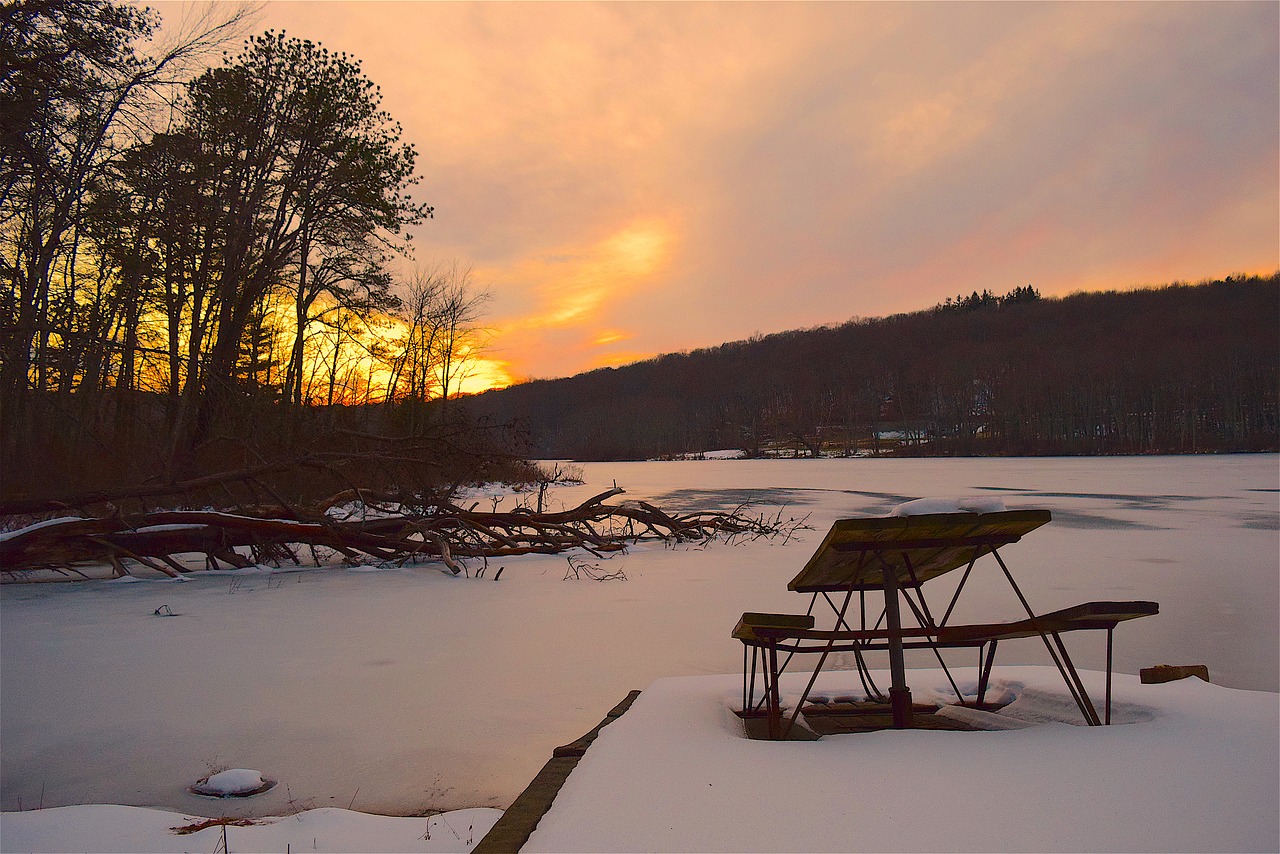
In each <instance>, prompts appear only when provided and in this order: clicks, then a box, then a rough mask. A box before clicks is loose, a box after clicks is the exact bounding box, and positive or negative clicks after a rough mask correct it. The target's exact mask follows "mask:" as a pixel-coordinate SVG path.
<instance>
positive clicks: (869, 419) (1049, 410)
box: [469, 273, 1280, 460]
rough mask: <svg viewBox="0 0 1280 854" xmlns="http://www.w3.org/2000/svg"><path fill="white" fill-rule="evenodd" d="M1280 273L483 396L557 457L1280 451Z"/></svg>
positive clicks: (1078, 297) (978, 309)
mask: <svg viewBox="0 0 1280 854" xmlns="http://www.w3.org/2000/svg"><path fill="white" fill-rule="evenodd" d="M1278 297H1280V273H1278V274H1275V275H1272V276H1268V277H1258V276H1233V277H1228V278H1226V279H1225V280H1220V281H1212V282H1203V283H1201V284H1198V285H1194V286H1193V285H1185V284H1175V285H1170V286H1168V287H1162V288H1155V289H1146V290H1135V291H1126V292H1105V293H1081V294H1075V295H1072V296H1068V297H1065V298H1062V299H1048V298H1046V299H1042V298H1040V295H1039V293H1038V292H1036V291H1035V289H1034V288H1031V287H1029V286H1028V287H1024V288H1018V289H1015V290H1014V291H1012V292H1010V293H1009V294H1008V295H1006V296H1004V297H998V296H995V295H994V294H991V293H989V292H984V293H983V294H976V293H975V294H973V295H972V296H970V297H964V296H961V297H959V298H957V299H954V300H947V301H946V302H945V303H942V304H940V305H938V306H935V307H934V308H932V309H929V310H926V311H920V312H915V313H911V314H899V315H894V316H892V317H886V318H877V319H869V320H863V319H859V320H853V321H850V322H848V323H845V324H842V325H840V326H832V327H823V328H818V329H808V330H798V331H792V332H782V333H778V334H776V335H769V336H766V337H763V338H754V339H752V340H749V341H736V342H732V343H728V344H723V345H721V346H718V347H712V348H708V349H704V350H696V351H693V352H689V353H676V354H671V355H665V356H660V357H657V358H654V359H650V360H648V361H645V362H640V363H638V364H634V365H629V366H627V367H623V368H602V369H600V370H596V371H592V372H590V373H586V374H581V375H578V376H575V377H570V378H568V379H560V380H539V381H534V382H530V383H525V384H522V385H517V386H513V387H511V388H507V389H503V390H501V391H491V392H487V393H485V394H483V395H480V396H478V397H475V398H473V399H471V401H470V403H469V406H470V408H471V409H472V412H473V414H475V415H477V416H482V417H488V418H492V419H497V420H507V419H508V418H512V417H516V418H521V419H524V420H525V421H526V423H527V425H528V428H529V431H530V433H531V436H532V441H533V445H534V450H535V453H537V454H538V455H540V456H543V457H548V458H572V459H582V460H596V459H643V458H653V457H659V456H664V455H677V454H694V455H696V454H698V453H699V452H702V451H708V450H713V449H724V448H741V449H742V450H743V451H744V452H746V454H747V455H750V456H756V455H779V454H783V455H805V456H816V455H819V454H826V455H830V454H853V453H857V452H859V451H861V452H863V453H866V452H868V451H869V452H872V453H893V454H911V455H1048V454H1141V453H1199V452H1226V451H1267V450H1271V451H1274V450H1276V449H1277V448H1278V447H1280V441H1278V438H1277V437H1278V430H1277V384H1278V382H1280V370H1278V363H1280V346H1278V345H1280V298H1278Z"/></svg>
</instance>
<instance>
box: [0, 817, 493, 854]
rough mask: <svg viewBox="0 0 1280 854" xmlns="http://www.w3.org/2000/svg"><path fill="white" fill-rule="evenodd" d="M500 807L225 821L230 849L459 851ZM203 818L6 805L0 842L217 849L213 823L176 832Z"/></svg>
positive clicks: (49, 847)
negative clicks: (415, 814)
mask: <svg viewBox="0 0 1280 854" xmlns="http://www.w3.org/2000/svg"><path fill="white" fill-rule="evenodd" d="M501 815H502V812H501V810H495V809H468V810H458V811H455V812H449V813H443V814H440V815H433V816H430V817H411V818H400V817H395V816H383V815H369V814H367V813H362V812H353V811H351V810H345V809H337V808H334V807H326V808H323V809H313V810H304V811H302V812H299V813H296V814H293V815H287V816H280V817H276V818H273V819H266V820H263V823H261V824H254V825H252V826H249V827H238V826H235V825H231V826H228V827H227V828H226V833H227V849H229V850H231V851H290V850H291V851H318V852H326V851H379V852H388V854H391V852H401V851H405V852H410V851H412V852H466V851H470V850H471V849H472V848H473V847H475V843H477V842H479V841H480V840H481V839H483V838H484V835H485V834H486V833H488V832H489V828H491V827H493V824H494V822H496V821H497V820H498V818H499V817H501ZM204 820H205V819H204V818H203V817H202V816H198V815H191V814H183V813H174V812H166V811H164V810H157V809H144V808H141V807H128V806H114V805H86V806H69V807H54V808H52V809H39V810H27V811H25V812H7V813H4V814H3V823H0V850H4V851H98V852H103V854H107V852H137V854H150V852H158V854H163V852H173V851H191V852H204V851H215V850H222V832H223V828H222V826H221V825H215V826H213V827H207V828H205V829H204V830H199V831H196V832H194V833H189V834H182V835H179V834H176V833H174V831H173V828H175V827H186V826H189V825H192V824H195V823H197V822H202V821H204Z"/></svg>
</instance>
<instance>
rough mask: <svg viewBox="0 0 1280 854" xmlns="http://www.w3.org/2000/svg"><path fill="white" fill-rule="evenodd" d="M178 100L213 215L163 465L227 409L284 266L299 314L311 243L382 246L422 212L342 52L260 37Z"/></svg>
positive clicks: (407, 163)
mask: <svg viewBox="0 0 1280 854" xmlns="http://www.w3.org/2000/svg"><path fill="white" fill-rule="evenodd" d="M187 97H188V102H189V103H188V112H189V119H188V128H187V132H188V133H190V134H191V135H192V136H193V137H194V138H195V139H197V140H198V141H199V144H200V148H201V154H202V155H203V157H204V158H205V160H206V162H207V163H209V164H210V166H211V168H212V171H213V173H214V175H215V180H214V186H213V193H214V197H215V198H216V199H217V200H218V210H219V214H220V215H219V218H218V220H217V222H216V223H215V226H214V228H212V229H211V230H210V232H209V234H208V235H207V238H206V239H208V240H210V241H212V242H213V246H214V254H215V255H216V258H217V262H216V268H217V278H216V281H215V283H214V287H213V291H212V295H211V305H210V311H211V312H212V327H211V329H212V332H211V335H212V343H211V346H210V348H209V353H208V358H207V359H206V361H205V364H206V368H205V371H204V373H203V375H202V376H193V375H188V377H187V381H186V385H185V387H184V393H183V401H182V405H181V407H180V409H179V417H178V423H177V425H176V428H175V432H174V437H173V443H172V445H171V447H170V460H171V470H172V471H182V470H184V469H186V468H187V467H188V466H190V465H191V463H192V455H193V453H194V451H195V449H196V448H197V447H198V446H199V445H200V444H201V443H202V442H203V441H204V440H205V439H207V438H208V437H209V436H210V435H211V432H212V428H213V424H214V420H215V418H216V417H217V415H218V414H219V412H220V411H222V410H224V409H226V408H228V407H230V406H232V405H233V403H234V401H235V396H236V391H237V383H236V376H235V367H236V360H237V356H238V354H239V352H240V343H241V339H242V337H243V335H244V333H245V330H246V326H247V324H248V323H249V320H250V315H251V313H252V311H253V308H254V306H255V305H257V304H258V303H259V302H260V300H261V299H262V297H263V295H264V294H266V293H267V292H268V291H269V290H270V289H272V288H275V287H279V286H280V285H281V283H282V281H284V279H285V278H286V274H287V271H288V270H289V269H290V267H291V266H292V267H293V268H294V269H295V270H296V272H297V275H298V288H299V294H300V300H301V301H302V302H303V303H304V308H305V304H306V303H307V295H308V294H309V293H310V291H309V290H308V289H309V287H310V285H309V284H308V283H307V281H306V277H307V274H308V272H310V271H311V269H312V268H311V264H312V254H313V253H314V252H316V251H317V250H318V248H319V247H322V246H337V245H344V244H346V245H350V242H352V241H357V240H359V239H361V238H364V239H381V240H383V241H388V242H389V241H390V240H392V239H393V238H394V237H396V236H397V235H400V234H401V232H402V229H403V228H404V227H405V226H407V225H411V224H414V223H417V222H420V221H421V220H422V219H423V218H426V217H430V216H431V215H432V209H431V208H430V207H429V206H427V205H423V204H419V203H415V202H413V201H412V200H411V199H410V198H409V196H408V190H409V188H410V187H411V186H412V185H413V184H415V183H416V179H415V178H414V177H413V167H414V161H415V158H416V153H415V151H414V149H413V146H411V145H408V144H402V143H401V142H400V134H401V129H400V126H399V125H397V124H395V123H394V122H393V121H392V119H391V117H390V115H389V114H387V113H386V112H385V111H383V110H382V109H381V107H380V103H381V95H380V93H379V92H378V90H377V87H375V86H374V84H373V83H371V82H370V81H369V80H368V79H367V78H366V77H365V76H364V75H363V73H362V72H361V70H360V63H359V62H358V61H357V60H354V59H352V58H350V57H348V56H347V55H346V54H335V53H330V52H329V51H328V50H327V49H325V48H323V47H321V46H319V45H317V44H314V43H312V42H310V41H303V40H300V39H293V38H287V37H286V36H285V34H284V33H273V32H267V33H266V34H264V35H261V36H256V37H253V38H250V39H248V40H247V41H246V43H245V47H244V50H243V51H242V52H241V53H240V54H239V55H238V56H236V57H234V58H229V59H228V60H227V61H226V62H225V64H224V65H223V66H222V67H221V68H216V69H210V70H209V71H207V72H205V73H204V74H203V75H201V76H200V77H199V78H198V79H196V80H195V81H193V82H192V83H191V85H190V87H189V89H188V95H187ZM295 373H298V372H297V371H296V370H295ZM293 384H294V388H295V389H296V386H297V377H294V378H293Z"/></svg>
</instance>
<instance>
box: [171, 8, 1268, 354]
mask: <svg viewBox="0 0 1280 854" xmlns="http://www.w3.org/2000/svg"><path fill="white" fill-rule="evenodd" d="M158 5H159V7H160V9H161V11H162V12H163V13H165V14H166V16H168V8H170V7H171V6H172V4H168V3H163V2H162V3H160V4H158ZM263 23H264V25H271V26H276V27H283V28H285V29H287V30H288V31H289V32H290V33H292V34H295V35H299V36H306V37H310V38H314V39H318V40H320V41H322V42H324V43H325V44H326V46H329V47H331V48H336V49H340V50H346V51H348V52H350V53H353V54H355V55H356V56H358V57H360V58H362V59H363V60H364V66H365V69H366V72H367V73H368V74H369V76H370V77H371V78H372V79H373V80H374V81H375V82H377V83H379V84H380V85H381V86H382V91H383V94H384V95H385V103H384V106H385V107H386V108H387V109H388V110H389V111H390V112H391V113H392V114H393V115H394V116H395V117H396V119H397V120H399V121H400V122H401V123H402V124H403V126H404V128H405V134H406V137H407V138H408V139H410V140H411V141H413V142H414V143H415V145H416V146H417V147H418V149H419V151H420V160H419V166H420V172H421V174H422V175H423V184H422V188H421V195H422V196H423V198H424V199H426V200H427V201H429V202H430V203H431V204H434V205H435V206H436V219H434V220H432V221H431V222H430V223H429V224H427V225H426V226H425V227H423V228H420V229H418V230H417V232H418V239H417V240H416V243H417V244H418V248H417V252H418V254H419V255H420V256H422V257H426V258H457V259H459V260H460V261H461V262H463V263H465V264H470V265H474V267H475V269H476V274H477V278H478V280H480V281H481V282H482V283H487V284H489V285H490V287H491V288H492V290H493V294H494V299H493V302H492V318H491V319H492V325H493V326H494V327H495V337H494V346H495V348H496V355H495V359H497V360H505V362H506V363H507V364H506V365H505V367H504V370H509V371H510V372H512V373H514V374H516V375H537V376H554V375H560V374H565V373H571V372H575V371H579V370H583V369H586V368H590V367H595V366H598V365H604V364H611V363H614V362H615V361H616V360H617V359H619V358H631V357H634V356H637V355H641V356H643V355H649V354H653V353H658V352H663V351H669V350H679V349H686V348H692V347H698V346H705V345H711V344H715V343H718V342H720V341H724V340H730V339H734V338H743V337H746V336H748V335H750V334H751V333H753V332H755V331H765V332H768V331H774V330H779V329H785V328H794V327H802V326H811V325H815V324H820V323H828V322H838V321H841V320H843V319H846V318H848V317H850V316H853V315H863V316H870V315H877V314H884V313H889V312H894V311H906V310H911V309H915V308H920V307H924V306H928V305H931V304H933V303H935V302H938V301H939V300H941V299H942V298H944V297H945V296H948V295H954V294H956V293H960V292H966V293H967V292H969V291H971V290H981V289H983V288H991V289H992V290H1001V289H1007V288H1011V287H1013V286H1015V285H1020V284H1026V283H1028V282H1030V283H1033V284H1035V285H1036V286H1037V287H1039V288H1041V290H1042V291H1045V292H1047V293H1062V292H1066V291H1070V290H1074V289H1077V288H1080V287H1086V286H1088V287H1099V286H1105V287H1122V286H1125V285H1127V284H1130V283H1139V282H1158V281H1161V280H1167V279H1173V278H1180V279H1189V280H1195V279H1197V278H1200V277H1205V276H1211V275H1222V274H1225V273H1228V272H1233V271H1238V270H1246V271H1262V270H1271V269H1275V268H1276V267H1277V266H1280V238H1278V237H1277V235H1278V234H1280V189H1278V188H1280V173H1278V167H1277V163H1280V144H1278V142H1277V140H1278V139H1280V72H1278V71H1277V68H1280V50H1278V48H1277V42H1278V41H1280V40H1278V39H1277V34H1278V33H1280V6H1277V5H1276V4H1274V3H1267V2H1263V3H1248V2H1244V3H1231V4H1174V3H1159V4H1133V3H1123V4H1121V3H1105V4H1104V3H1088V4H1075V3H1055V4H1026V3H1023V4H909V3H904V4H860V3H853V4H848V3H842V4H810V3H804V4H622V3H574V4H507V3H460V4H457V3H379V2H374V3H362V2H357V3H353V2H326V3H279V2H275V3H269V4H268V5H267V7H266V10H265V13H264V21H263ZM614 334H617V335H619V336H621V337H618V338H610V336H611V335H614Z"/></svg>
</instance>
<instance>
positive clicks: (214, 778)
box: [191, 768, 276, 798]
mask: <svg viewBox="0 0 1280 854" xmlns="http://www.w3.org/2000/svg"><path fill="white" fill-rule="evenodd" d="M275 784H276V782H275V780H269V779H267V778H266V777H263V776H262V772H261V771H254V770H251V769H249V768H231V769H228V770H226V771H219V772H218V773H217V774H210V775H209V776H208V777H205V778H204V779H203V780H200V781H199V782H197V783H196V784H195V785H194V786H192V787H191V791H193V792H195V793H196V794H197V795H209V796H210V797H215V798H243V797H247V796H249V795H256V794H258V793H259V792H265V791H266V790H267V789H270V788H271V787H272V786H274V785H275Z"/></svg>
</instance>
